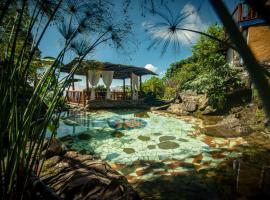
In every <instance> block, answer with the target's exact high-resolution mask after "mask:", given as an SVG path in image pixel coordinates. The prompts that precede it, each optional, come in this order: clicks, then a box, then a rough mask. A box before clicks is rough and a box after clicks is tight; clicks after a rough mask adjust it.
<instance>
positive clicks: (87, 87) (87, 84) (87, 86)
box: [86, 73, 89, 92]
mask: <svg viewBox="0 0 270 200" xmlns="http://www.w3.org/2000/svg"><path fill="white" fill-rule="evenodd" d="M86 91H87V92H88V91H89V83H88V73H86Z"/></svg>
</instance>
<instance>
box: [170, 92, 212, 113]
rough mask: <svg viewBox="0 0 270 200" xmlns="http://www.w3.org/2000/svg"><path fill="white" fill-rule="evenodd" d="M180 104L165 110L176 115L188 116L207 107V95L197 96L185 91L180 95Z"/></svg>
mask: <svg viewBox="0 0 270 200" xmlns="http://www.w3.org/2000/svg"><path fill="white" fill-rule="evenodd" d="M180 97H181V102H176V103H173V104H171V105H170V106H169V108H168V109H167V111H168V112H170V113H173V114H177V115H189V114H191V113H194V112H196V111H198V110H200V111H203V110H205V109H206V108H207V106H208V98H207V95H204V94H197V93H196V92H194V91H191V90H187V91H183V92H181V93H180Z"/></svg>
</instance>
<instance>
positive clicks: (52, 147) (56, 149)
mask: <svg viewBox="0 0 270 200" xmlns="http://www.w3.org/2000/svg"><path fill="white" fill-rule="evenodd" d="M43 146H44V149H43V150H44V156H45V158H50V157H53V156H58V155H61V154H65V153H66V148H65V146H64V145H63V144H62V143H61V141H60V140H58V139H56V138H52V140H51V141H50V140H46V141H45V144H44V145H43Z"/></svg>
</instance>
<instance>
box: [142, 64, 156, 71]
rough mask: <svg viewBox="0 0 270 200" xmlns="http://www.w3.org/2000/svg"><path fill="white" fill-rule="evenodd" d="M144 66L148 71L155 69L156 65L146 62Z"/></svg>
mask: <svg viewBox="0 0 270 200" xmlns="http://www.w3.org/2000/svg"><path fill="white" fill-rule="evenodd" d="M144 68H145V69H148V70H150V71H152V72H155V71H157V67H155V66H154V65H152V64H146V65H145V66H144Z"/></svg>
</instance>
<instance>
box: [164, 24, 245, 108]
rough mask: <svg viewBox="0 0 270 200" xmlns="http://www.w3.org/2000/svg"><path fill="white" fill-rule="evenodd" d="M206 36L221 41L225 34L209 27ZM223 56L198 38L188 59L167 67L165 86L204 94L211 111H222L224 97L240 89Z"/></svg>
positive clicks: (209, 42)
mask: <svg viewBox="0 0 270 200" xmlns="http://www.w3.org/2000/svg"><path fill="white" fill-rule="evenodd" d="M207 33H208V34H210V35H212V36H214V37H217V38H219V39H221V40H224V38H225V32H224V30H223V28H222V27H221V26H219V25H212V26H210V27H209V28H208V30H207ZM223 52H224V50H223V49H222V48H221V46H220V45H219V43H217V42H216V41H213V40H212V39H210V38H208V37H206V36H201V37H200V38H199V40H198V41H197V43H196V44H195V45H194V46H193V48H192V53H193V54H192V56H191V57H189V58H187V59H184V60H181V61H179V62H176V63H173V64H172V65H171V66H170V68H169V69H168V71H167V73H166V75H165V78H164V79H165V80H166V83H167V84H166V85H167V86H168V87H172V88H174V89H175V91H177V90H188V89H191V90H194V91H196V92H198V93H207V94H208V97H209V103H210V104H211V105H212V106H213V107H215V108H222V107H223V106H224V104H225V102H226V93H227V92H229V91H231V90H233V89H234V88H236V87H238V86H240V85H241V81H240V78H239V77H238V76H237V72H236V71H234V70H233V69H232V68H231V67H230V66H229V65H228V64H226V57H225V55H224V53H223ZM168 83H170V84H168ZM165 96H168V95H167V94H165Z"/></svg>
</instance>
